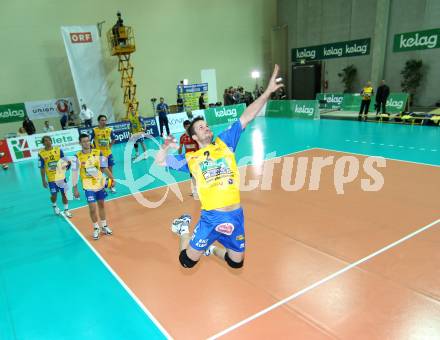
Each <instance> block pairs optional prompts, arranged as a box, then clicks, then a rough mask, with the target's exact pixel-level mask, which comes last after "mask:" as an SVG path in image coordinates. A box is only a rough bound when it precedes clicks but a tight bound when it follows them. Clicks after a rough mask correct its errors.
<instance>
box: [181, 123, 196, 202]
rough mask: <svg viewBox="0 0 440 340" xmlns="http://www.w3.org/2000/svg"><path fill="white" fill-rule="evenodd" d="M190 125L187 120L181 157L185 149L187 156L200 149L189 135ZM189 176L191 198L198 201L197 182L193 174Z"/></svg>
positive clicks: (184, 125)
mask: <svg viewBox="0 0 440 340" xmlns="http://www.w3.org/2000/svg"><path fill="white" fill-rule="evenodd" d="M190 125H191V122H190V121H189V120H185V121H184V122H183V128H184V129H185V132H184V133H183V134H182V136H180V143H179V144H180V146H179V150H178V153H179V155H181V154H182V150H183V148H185V154H187V153H188V152H194V151H197V150H198V149H199V145H198V144H197V142H196V141H195V140H193V139H192V138H191V136H190V135H189V132H188V129H189V127H190ZM189 175H190V177H191V196H193V197H194V199H198V195H197V189H196V181H195V179H194V177H193V176H192V174H191V173H190V174H189Z"/></svg>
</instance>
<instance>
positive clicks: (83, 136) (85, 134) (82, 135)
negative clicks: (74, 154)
mask: <svg viewBox="0 0 440 340" xmlns="http://www.w3.org/2000/svg"><path fill="white" fill-rule="evenodd" d="M86 137H87V138H90V136H89V135H88V134H87V133H82V134H80V135H79V141H80V142H81V139H83V138H86Z"/></svg>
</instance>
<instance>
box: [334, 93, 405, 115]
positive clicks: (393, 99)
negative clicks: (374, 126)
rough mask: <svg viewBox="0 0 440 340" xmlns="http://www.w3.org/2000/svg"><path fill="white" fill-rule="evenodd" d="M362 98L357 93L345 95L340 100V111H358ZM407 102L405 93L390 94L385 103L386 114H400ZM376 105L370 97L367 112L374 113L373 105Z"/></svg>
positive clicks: (374, 98) (373, 98) (374, 100)
mask: <svg viewBox="0 0 440 340" xmlns="http://www.w3.org/2000/svg"><path fill="white" fill-rule="evenodd" d="M361 101H362V97H361V96H360V94H358V93H346V94H345V95H344V99H343V100H342V105H341V109H342V110H343V111H359V109H360V107H361ZM407 101H408V94H407V93H390V95H389V97H388V99H387V103H386V111H387V113H400V112H402V111H404V110H405V108H406V104H407ZM375 103H376V97H375V96H372V97H371V104H370V110H369V112H375V111H376V110H375V108H374V104H375Z"/></svg>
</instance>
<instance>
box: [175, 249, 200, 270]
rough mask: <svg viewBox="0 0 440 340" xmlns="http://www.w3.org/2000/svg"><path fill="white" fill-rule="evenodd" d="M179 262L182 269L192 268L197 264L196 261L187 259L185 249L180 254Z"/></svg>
mask: <svg viewBox="0 0 440 340" xmlns="http://www.w3.org/2000/svg"><path fill="white" fill-rule="evenodd" d="M179 261H180V264H181V265H182V267H184V268H192V267H194V266H195V265H196V264H197V261H193V260H191V259H190V258H189V257H188V255H187V254H186V249H183V250H182V251H181V252H180V255H179Z"/></svg>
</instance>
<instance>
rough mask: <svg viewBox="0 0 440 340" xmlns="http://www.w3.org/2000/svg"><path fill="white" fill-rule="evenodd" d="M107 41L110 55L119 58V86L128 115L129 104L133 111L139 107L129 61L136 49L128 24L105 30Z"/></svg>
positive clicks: (131, 66)
mask: <svg viewBox="0 0 440 340" xmlns="http://www.w3.org/2000/svg"><path fill="white" fill-rule="evenodd" d="M107 41H108V44H109V50H110V53H111V55H112V56H117V57H118V59H119V64H118V71H119V72H121V88H122V89H123V91H124V105H125V109H126V115H128V113H129V108H130V106H133V108H134V109H135V111H138V107H139V101H138V100H137V98H136V83H135V81H134V78H133V71H134V67H133V65H132V64H131V63H130V56H131V54H132V53H133V52H135V51H136V45H135V41H134V34H133V29H132V28H131V27H130V26H122V27H118V28H115V27H113V28H112V29H110V30H109V31H108V32H107Z"/></svg>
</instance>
